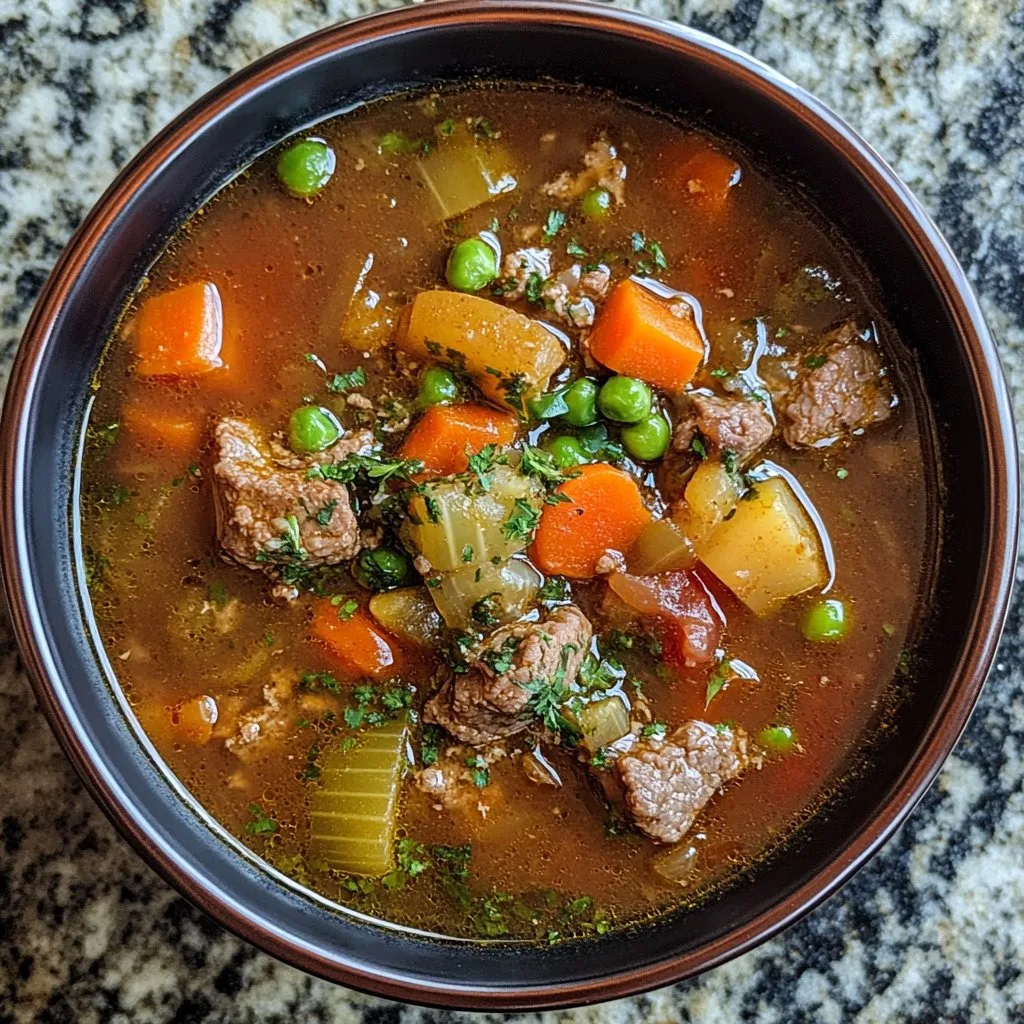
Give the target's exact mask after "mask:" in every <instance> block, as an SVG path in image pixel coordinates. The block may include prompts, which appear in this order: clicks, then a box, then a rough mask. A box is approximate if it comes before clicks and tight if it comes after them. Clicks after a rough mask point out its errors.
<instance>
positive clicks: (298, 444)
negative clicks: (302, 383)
mask: <svg viewBox="0 0 1024 1024" xmlns="http://www.w3.org/2000/svg"><path fill="white" fill-rule="evenodd" d="M339 437H341V424H340V423H339V422H338V421H337V419H336V418H335V416H334V413H332V412H331V411H330V409H324V408H322V407H321V406H318V405H304V406H302V408H301V409H296V410H295V412H293V413H292V415H291V419H290V420H289V421H288V440H289V441H290V442H291V446H292V450H293V451H296V452H322V451H323V450H324V449H325V448H329V447H330V446H331V445H332V444H334V442H335V441H337V440H338V438H339Z"/></svg>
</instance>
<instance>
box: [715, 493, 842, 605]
mask: <svg viewBox="0 0 1024 1024" xmlns="http://www.w3.org/2000/svg"><path fill="white" fill-rule="evenodd" d="M697 555H698V557H699V558H700V560H701V561H702V562H703V563H704V564H705V565H706V566H707V567H708V568H709V569H710V570H711V571H712V572H713V573H714V574H715V575H716V576H717V577H718V578H719V579H720V580H721V581H722V582H723V583H724V584H725V585H726V586H727V587H728V588H729V589H730V590H731V591H732V592H733V593H734V594H735V595H736V596H737V597H738V598H739V599H740V600H741V601H742V602H743V603H744V604H745V605H746V606H747V607H748V608H749V609H750V610H751V611H752V612H754V613H755V614H757V615H765V614H767V613H768V612H770V611H771V610H772V609H773V608H775V607H777V606H778V605H779V604H781V603H782V602H783V601H785V600H787V599H788V598H791V597H795V596H796V595H797V594H802V593H803V592H804V591H805V590H811V589H812V588H814V587H822V586H824V585H825V582H826V580H827V579H828V570H827V567H826V565H825V558H824V554H823V552H822V550H821V542H820V540H819V538H818V534H817V531H816V530H815V528H814V524H813V523H812V522H811V520H810V517H809V516H808V515H807V513H806V511H805V510H804V508H803V506H802V505H801V504H800V502H799V501H798V500H797V497H796V495H795V494H793V491H792V490H791V488H790V486H789V484H787V483H786V481H785V480H783V479H782V478H781V477H771V478H770V479H768V480H764V481H762V482H759V483H757V484H756V485H755V487H754V491H753V493H752V494H750V495H748V496H747V497H746V498H745V499H744V500H742V501H740V502H739V504H737V506H736V511H735V513H734V514H733V515H732V517H731V518H729V519H726V520H725V521H724V522H723V523H722V524H721V525H720V526H718V527H717V528H716V529H715V530H713V531H712V532H711V533H710V535H709V536H708V537H707V538H705V539H702V540H701V541H699V542H698V544H697Z"/></svg>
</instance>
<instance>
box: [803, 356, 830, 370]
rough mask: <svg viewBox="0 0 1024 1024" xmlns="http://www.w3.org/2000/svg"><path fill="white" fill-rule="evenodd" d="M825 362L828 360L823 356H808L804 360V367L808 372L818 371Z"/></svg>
mask: <svg viewBox="0 0 1024 1024" xmlns="http://www.w3.org/2000/svg"><path fill="white" fill-rule="evenodd" d="M827 361H828V360H827V359H826V357H825V356H820V355H819V356H808V357H807V358H806V359H805V360H804V366H806V367H807V369H808V370H818V369H820V368H821V367H822V366H824V365H825V363H826V362H827Z"/></svg>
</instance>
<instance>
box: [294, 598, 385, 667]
mask: <svg viewBox="0 0 1024 1024" xmlns="http://www.w3.org/2000/svg"><path fill="white" fill-rule="evenodd" d="M310 628H311V632H312V635H313V638H314V639H315V640H319V641H320V643H321V644H323V646H324V647H325V648H326V649H327V653H328V655H329V656H330V658H331V660H332V661H333V662H334V663H335V665H336V667H337V669H338V671H340V672H342V673H344V674H345V675H346V676H347V677H349V678H351V679H361V678H363V677H365V676H369V677H370V678H372V679H381V678H383V677H385V676H390V675H394V674H395V673H396V672H397V671H398V661H399V655H398V647H397V645H396V643H395V641H394V640H393V639H392V638H391V637H389V636H388V635H387V634H386V633H385V632H384V631H383V630H381V629H380V628H379V627H378V626H377V624H376V623H375V622H374V621H373V619H372V618H370V616H369V615H368V614H367V613H366V611H365V610H364V609H362V608H360V609H359V610H358V611H357V612H356V613H355V614H354V615H352V616H351V617H350V618H348V619H340V618H338V609H337V608H336V607H335V606H334V605H333V604H331V602H330V601H329V600H327V599H324V600H321V601H317V603H316V605H315V606H314V608H313V621H312V623H311V627H310Z"/></svg>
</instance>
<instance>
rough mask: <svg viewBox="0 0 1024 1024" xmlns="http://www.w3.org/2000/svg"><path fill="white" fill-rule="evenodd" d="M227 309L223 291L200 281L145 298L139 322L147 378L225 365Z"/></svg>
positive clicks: (195, 373)
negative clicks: (225, 321)
mask: <svg viewBox="0 0 1024 1024" xmlns="http://www.w3.org/2000/svg"><path fill="white" fill-rule="evenodd" d="M223 335H224V314H223V311H222V309H221V302H220V292H218V291H217V286H216V285H215V284H212V283H211V282H209V281H195V282H193V283H192V284H186V285H183V286H182V287H180V288H175V290H174V291H172V292H164V293H163V294H162V295H154V296H153V297H152V298H151V299H146V301H145V302H144V303H143V304H142V308H141V309H140V310H139V315H138V318H137V321H136V338H135V343H136V347H137V349H138V355H139V361H138V364H137V365H136V367H135V372H136V373H138V374H139V375H140V376H142V377H195V376H198V375H199V374H202V373H208V372H209V371H210V370H216V369H218V368H219V367H221V366H223V365H224V364H223V361H222V360H221V357H220V348H221V343H222V341H223Z"/></svg>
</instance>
